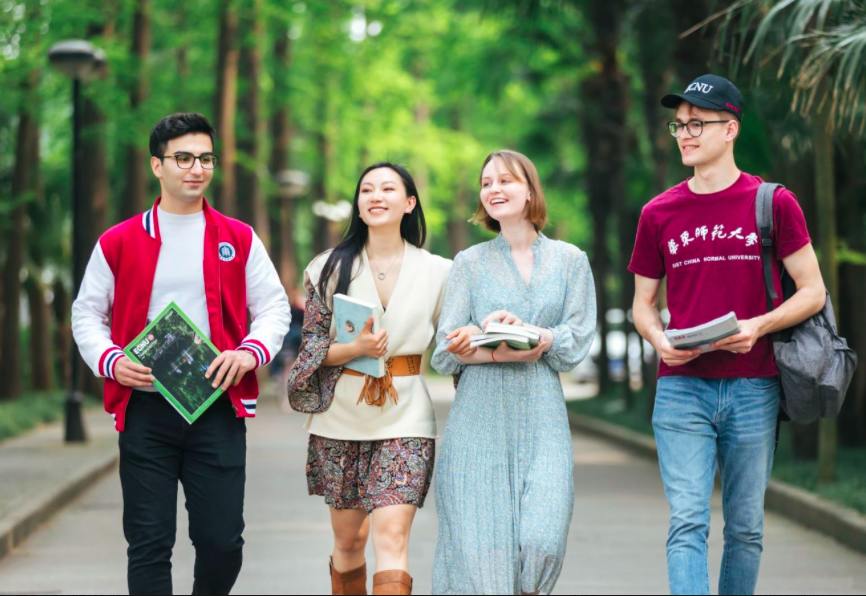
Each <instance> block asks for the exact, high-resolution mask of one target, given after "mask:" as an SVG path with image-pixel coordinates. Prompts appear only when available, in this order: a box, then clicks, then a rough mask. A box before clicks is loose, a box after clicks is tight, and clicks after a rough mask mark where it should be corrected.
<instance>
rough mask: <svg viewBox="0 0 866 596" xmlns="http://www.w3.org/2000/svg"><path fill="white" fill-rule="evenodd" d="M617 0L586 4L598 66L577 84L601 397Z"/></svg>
mask: <svg viewBox="0 0 866 596" xmlns="http://www.w3.org/2000/svg"><path fill="white" fill-rule="evenodd" d="M623 8H624V5H623V1H622V0H609V1H608V2H603V3H595V2H594V3H592V4H591V6H590V7H589V9H588V10H589V18H590V22H591V23H592V25H593V29H594V31H595V36H596V37H595V41H594V48H595V53H596V55H597V58H598V62H599V64H600V70H599V72H598V73H597V74H596V75H594V76H592V77H590V78H589V79H587V80H586V81H585V82H584V83H583V86H582V89H581V90H582V92H583V98H584V101H585V102H586V105H585V107H584V110H583V133H584V142H585V145H586V147H587V194H588V195H589V206H590V212H591V213H592V217H593V229H594V232H595V234H594V236H595V238H594V242H593V252H594V254H593V272H594V274H595V276H596V277H595V279H596V291H597V295H598V316H599V322H600V326H601V354H600V357H599V389H600V391H601V393H602V395H605V394H608V393H609V391H610V389H611V380H610V376H609V373H608V366H609V357H608V352H607V348H608V346H607V334H608V329H609V325H608V322H607V311H608V309H609V305H610V300H609V296H608V292H607V283H606V282H607V278H608V275H609V274H610V271H609V266H610V263H611V255H610V253H609V250H608V246H607V242H608V236H607V235H608V234H609V233H611V231H612V230H611V226H610V222H611V219H610V217H611V210H612V209H615V206H616V205H618V204H620V203H621V202H622V200H623V197H624V195H625V184H624V181H625V154H624V152H623V151H622V148H623V147H624V146H626V139H627V130H628V128H627V126H626V115H627V114H628V84H627V79H626V76H625V75H624V74H623V72H622V70H621V69H620V66H619V58H618V53H617V51H618V46H619V31H620V27H621V26H622V16H623Z"/></svg>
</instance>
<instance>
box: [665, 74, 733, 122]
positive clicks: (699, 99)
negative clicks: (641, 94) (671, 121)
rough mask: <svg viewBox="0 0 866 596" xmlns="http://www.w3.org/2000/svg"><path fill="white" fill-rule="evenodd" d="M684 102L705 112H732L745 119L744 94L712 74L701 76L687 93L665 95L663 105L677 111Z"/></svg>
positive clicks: (689, 87) (726, 80) (730, 83)
mask: <svg viewBox="0 0 866 596" xmlns="http://www.w3.org/2000/svg"><path fill="white" fill-rule="evenodd" d="M684 101H687V102H688V103H690V104H692V105H693V106H697V107H699V108H704V109H705V110H715V111H719V112H730V113H731V114H733V115H734V116H736V117H737V119H738V120H742V119H743V94H742V93H740V90H739V89H737V86H736V85H734V84H733V83H732V82H730V81H729V80H728V79H726V78H724V77H719V76H716V75H710V74H708V75H703V76H700V77H698V78H696V79H695V80H694V81H692V82H691V84H690V85H689V86H688V87H687V88H686V90H685V93H679V94H678V93H672V94H670V95H665V96H664V97H663V98H662V105H663V106H664V107H666V108H670V109H672V110H675V109H677V108H678V107H679V105H680V103H682V102H684Z"/></svg>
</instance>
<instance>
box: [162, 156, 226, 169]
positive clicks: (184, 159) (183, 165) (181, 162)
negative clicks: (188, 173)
mask: <svg viewBox="0 0 866 596" xmlns="http://www.w3.org/2000/svg"><path fill="white" fill-rule="evenodd" d="M167 157H171V158H174V161H176V162H177V167H179V168H180V169H181V170H191V169H192V167H193V166H194V165H195V160H198V162H199V163H200V164H201V167H202V168H204V169H205V170H212V169H214V168H215V167H216V165H217V160H218V159H219V158H218V157H217V156H216V155H214V154H213V153H202V154H201V155H193V154H192V153H175V154H174V155H163V156H162V158H163V159H165V158H167Z"/></svg>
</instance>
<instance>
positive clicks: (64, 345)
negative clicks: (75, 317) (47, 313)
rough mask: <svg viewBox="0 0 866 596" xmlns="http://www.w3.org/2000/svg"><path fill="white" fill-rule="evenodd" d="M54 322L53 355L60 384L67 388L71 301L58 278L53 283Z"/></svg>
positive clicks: (70, 337)
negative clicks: (55, 355)
mask: <svg viewBox="0 0 866 596" xmlns="http://www.w3.org/2000/svg"><path fill="white" fill-rule="evenodd" d="M53 290H54V302H53V303H52V306H53V307H54V320H55V323H56V329H55V332H54V333H55V336H54V337H55V340H54V343H55V346H56V348H57V349H56V350H55V353H56V354H57V362H58V363H59V366H58V367H57V368H58V371H59V372H60V384H61V386H63V387H69V386H70V385H71V384H72V362H70V360H69V354H71V353H72V324H71V321H70V319H71V312H72V300H71V299H70V297H69V290H68V289H67V288H66V285H65V284H64V283H63V280H62V279H60V278H59V277H58V278H57V279H56V280H55V281H54V287H53Z"/></svg>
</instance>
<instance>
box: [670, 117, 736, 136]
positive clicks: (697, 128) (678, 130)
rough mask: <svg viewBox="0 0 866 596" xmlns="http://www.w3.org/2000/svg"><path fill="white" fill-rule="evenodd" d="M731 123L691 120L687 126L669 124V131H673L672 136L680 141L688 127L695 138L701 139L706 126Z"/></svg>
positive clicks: (678, 123)
mask: <svg viewBox="0 0 866 596" xmlns="http://www.w3.org/2000/svg"><path fill="white" fill-rule="evenodd" d="M726 122H731V121H730V120H689V121H688V122H687V123H686V124H683V123H682V122H668V130H669V131H671V136H672V137H674V138H676V139H678V138H680V135H681V134H683V129H684V128H686V127H688V128H689V134H690V135H692V136H693V137H699V136H701V134H702V133H703V132H704V125H705V124H724V123H726Z"/></svg>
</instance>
